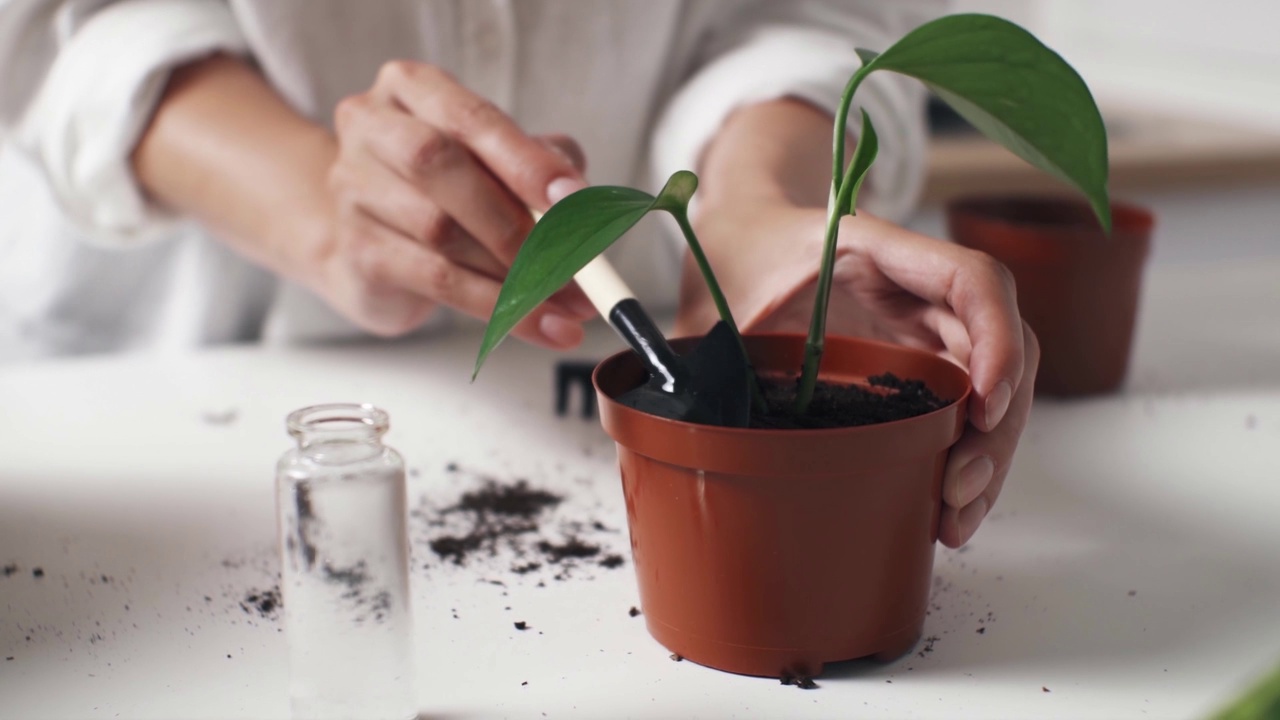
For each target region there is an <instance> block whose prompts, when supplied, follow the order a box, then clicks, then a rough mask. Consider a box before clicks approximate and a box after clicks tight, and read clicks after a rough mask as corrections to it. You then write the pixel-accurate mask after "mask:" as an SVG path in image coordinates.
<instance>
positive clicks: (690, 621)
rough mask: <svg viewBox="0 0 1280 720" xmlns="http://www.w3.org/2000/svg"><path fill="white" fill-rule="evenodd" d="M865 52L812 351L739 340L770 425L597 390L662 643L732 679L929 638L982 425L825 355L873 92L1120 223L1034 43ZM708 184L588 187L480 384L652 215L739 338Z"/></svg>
mask: <svg viewBox="0 0 1280 720" xmlns="http://www.w3.org/2000/svg"><path fill="white" fill-rule="evenodd" d="M858 52H859V56H860V57H861V58H862V60H863V65H862V67H861V68H860V69H859V70H858V71H857V72H856V73H855V74H854V75H853V76H852V77H851V78H850V80H849V82H848V85H847V86H846V88H845V91H844V93H843V95H842V101H841V104H840V109H839V111H838V112H837V114H836V118H835V132H834V137H835V139H834V147H833V153H832V158H833V163H832V185H831V195H830V203H829V207H828V223H827V227H826V236H825V245H824V253H823V257H822V264H821V268H820V272H819V276H818V292H817V298H816V301H815V306H814V311H813V316H812V319H811V323H810V328H809V333H808V336H807V337H801V336H799V335H770V336H747V337H745V338H744V337H742V336H741V335H737V337H738V342H739V343H741V344H742V346H743V347H744V348H745V351H746V354H747V356H748V357H749V358H750V361H751V365H752V366H753V367H754V375H755V377H754V378H753V380H752V383H753V385H752V386H753V387H755V388H757V392H756V394H755V398H754V400H753V402H754V404H755V406H756V407H755V409H754V410H755V412H754V416H753V417H754V418H755V419H754V420H753V427H749V428H737V427H718V426H711V425H702V424H692V423H685V422H677V421H674V420H670V419H667V418H663V417H658V416H655V415H650V414H646V413H643V412H639V411H637V410H635V409H633V408H631V407H628V406H626V405H624V404H622V403H619V402H617V400H616V399H617V398H618V397H619V395H621V394H622V393H624V392H626V391H628V390H630V389H631V388H633V387H635V386H637V385H638V384H639V383H641V382H643V381H644V380H645V372H644V370H643V369H642V366H641V364H640V363H639V362H638V361H637V360H636V358H635V356H634V355H632V354H631V353H622V354H619V355H616V356H614V357H611V358H608V359H607V360H605V361H604V362H603V363H601V364H600V365H599V366H598V367H597V369H596V372H595V376H594V377H595V384H596V388H597V391H598V395H599V399H600V410H601V418H602V423H603V425H604V428H605V430H606V431H607V432H608V433H609V434H610V435H611V436H612V437H613V438H614V439H615V440H616V442H617V444H618V457H619V466H620V469H621V474H622V482H623V489H624V495H625V498H626V504H627V517H628V524H629V530H630V533H631V546H632V552H633V557H634V561H635V567H636V572H637V578H638V581H639V587H640V595H641V601H642V603H643V606H644V611H645V617H646V622H647V625H648V628H649V631H650V633H651V634H652V635H653V636H654V637H655V638H656V639H657V640H658V641H659V642H661V643H662V644H663V645H665V646H666V647H667V648H669V649H670V650H671V651H672V652H674V653H676V654H677V655H679V656H682V657H685V658H689V659H691V660H694V661H696V662H699V663H702V664H705V665H709V666H712V667H715V668H720V669H723V670H729V671H732V672H739V673H745V674H753V675H764V676H773V677H783V678H788V677H791V678H808V677H812V676H814V675H817V674H818V673H819V672H821V669H822V666H823V664H824V663H826V662H831V661H835V660H843V659H849V658H854V657H861V656H866V655H875V656H878V657H881V658H886V659H890V658H894V657H897V656H899V655H901V654H902V653H904V652H906V651H908V650H910V648H911V647H912V646H913V645H914V644H915V642H916V641H917V640H918V639H919V637H920V634H921V630H922V628H923V622H924V616H925V609H926V602H927V599H928V592H929V583H930V577H931V573H932V563H933V546H934V543H935V540H936V537H937V529H938V521H939V516H940V510H941V480H942V471H943V467H944V465H945V461H946V455H947V451H948V448H949V447H950V446H951V445H952V444H953V443H954V442H955V441H956V440H957V439H958V438H959V436H960V433H961V430H962V428H963V426H964V423H965V412H964V408H965V403H966V400H967V398H968V395H969V392H970V385H969V380H968V377H967V375H966V374H965V373H964V372H963V370H962V369H961V368H959V367H958V366H956V365H954V364H952V363H950V362H948V361H946V360H943V359H941V358H939V357H937V356H934V355H932V354H929V353H926V352H923V351H919V350H914V349H910V348H906V347H900V346H895V345H889V344H883V343H876V342H869V341H863V340H857V339H852V338H835V337H833V338H828V337H826V332H825V327H826V325H825V323H826V311H827V305H828V299H829V297H830V291H831V282H832V272H833V265H834V259H835V255H836V253H835V250H836V244H837V236H838V233H839V227H840V219H841V218H842V217H843V216H845V215H852V214H854V213H855V211H856V207H857V193H858V189H859V187H860V185H861V183H862V180H863V177H864V176H865V175H866V172H867V170H868V169H869V168H870V167H871V165H872V163H873V161H874V159H875V156H876V150H877V140H876V134H875V129H874V128H873V127H872V124H871V121H870V119H869V118H868V116H867V114H866V113H865V112H863V113H862V117H861V131H860V133H859V135H858V140H857V144H856V146H855V149H854V151H853V154H852V158H851V159H850V160H849V162H848V163H845V161H844V160H845V128H846V122H847V120H848V114H849V108H850V105H851V102H852V98H853V95H854V93H855V91H856V90H857V88H858V86H859V85H860V84H861V82H862V81H863V79H865V78H866V77H867V76H868V75H869V74H870V73H872V72H876V71H881V70H883V71H888V72H897V73H901V74H905V75H908V76H910V77H914V78H916V79H918V80H921V81H922V82H924V83H926V84H927V85H929V86H930V87H931V88H932V89H933V90H934V91H935V92H937V93H938V94H939V95H940V96H941V97H942V98H943V99H944V100H946V101H947V102H948V103H950V104H951V105H952V106H953V107H955V109H956V110H957V111H959V112H960V113H961V114H962V115H964V116H965V117H966V118H967V119H968V120H969V121H970V122H972V123H973V124H974V125H976V126H977V127H978V128H979V129H981V130H982V131H984V132H985V133H987V134H988V135H990V136H991V137H993V138H995V139H996V140H998V141H1000V142H1001V143H1003V144H1004V145H1005V146H1006V147H1008V148H1009V149H1010V150H1012V151H1013V152H1015V153H1017V154H1018V155H1020V156H1021V157H1023V158H1025V159H1026V160H1028V161H1030V162H1031V163H1032V164H1034V165H1036V166H1037V167H1040V168H1041V169H1043V170H1045V171H1047V172H1049V173H1051V174H1053V175H1055V176H1057V177H1059V178H1062V179H1064V180H1066V181H1067V182H1069V183H1071V184H1073V185H1074V186H1076V187H1077V188H1079V189H1080V190H1082V191H1083V192H1084V194H1085V195H1086V196H1087V198H1088V199H1089V201H1090V203H1091V206H1092V208H1093V210H1094V212H1095V213H1096V214H1097V216H1098V217H1099V219H1100V222H1101V223H1102V225H1103V226H1108V225H1109V223H1110V209H1109V203H1108V198H1107V192H1106V179H1107V150H1106V135H1105V130H1104V129H1103V126H1102V120H1101V117H1100V115H1099V113H1098V110H1097V107H1096V105H1095V104H1094V101H1093V98H1092V96H1091V95H1090V93H1089V90H1088V88H1087V87H1086V86H1085V84H1084V82H1083V81H1082V80H1081V79H1080V77H1079V76H1078V75H1077V74H1076V73H1075V71H1074V70H1072V69H1071V67H1070V66H1069V65H1067V64H1066V63H1065V62H1064V61H1063V60H1062V59H1061V58H1060V57H1059V56H1058V55H1057V54H1055V53H1054V52H1053V51H1051V50H1049V49H1048V48H1047V47H1045V46H1044V45H1043V44H1041V43H1040V42H1039V41H1038V40H1036V39H1035V38H1034V37H1033V36H1032V35H1031V34H1029V33H1027V32H1026V31H1025V30H1023V29H1021V28H1019V27H1018V26H1016V25H1014V24H1012V23H1009V22H1007V21H1005V20H1001V19H999V18H995V17H991V16H986V15H954V16H948V17H944V18H941V19H938V20H935V21H933V22H930V23H927V24H925V25H923V26H921V27H919V28H917V29H916V30H913V31H912V32H910V33H909V34H907V35H905V36H904V37H903V38H902V39H901V40H899V41H898V42H897V43H895V44H894V45H893V46H892V47H890V48H888V49H887V50H885V51H884V52H882V53H879V54H877V53H875V52H871V51H867V50H859V51H858ZM696 185H697V178H696V177H694V176H693V174H692V173H689V172H679V173H676V174H675V175H674V176H673V177H672V178H671V180H670V181H669V182H668V183H667V185H666V187H664V188H663V190H662V191H661V192H660V193H659V194H658V195H657V196H653V195H649V194H647V193H644V192H641V191H639V190H635V189H631V188H622V187H590V188H586V189H584V190H581V191H579V192H577V193H574V194H573V195H570V196H568V197H566V198H564V199H563V200H561V201H560V202H559V203H557V204H556V205H555V206H554V207H552V208H551V209H550V210H548V212H547V213H546V214H545V216H543V217H542V218H541V219H540V220H539V222H538V223H537V224H536V225H535V227H534V229H533V231H532V232H531V233H530V235H529V237H528V239H527V240H526V242H525V244H524V246H523V247H522V249H521V251H520V253H519V255H518V256H517V257H516V259H515V261H514V263H513V264H512V267H511V270H510V273H509V274H508V277H507V279H506V281H505V283H504V285H503V288H502V291H501V294H500V296H499V299H498V303H497V306H496V308H495V310H494V313H493V316H492V317H491V319H490V321H489V325H488V328H487V330H486V333H485V337H484V340H483V342H482V345H481V349H480V353H479V357H478V359H477V361H476V369H477V371H478V370H479V368H480V366H481V364H482V363H483V362H484V359H485V357H486V356H487V355H488V354H489V352H491V351H492V350H493V349H494V347H495V346H496V345H497V344H498V342H500V341H501V340H502V339H503V338H504V337H505V336H506V334H507V333H508V332H510V330H511V329H512V328H513V327H514V326H515V324H516V323H517V322H519V320H520V319H521V318H522V317H524V316H525V315H526V314H527V313H528V312H530V311H531V310H533V309H534V308H535V307H536V306H537V305H538V304H540V303H541V302H542V301H544V300H545V299H547V298H548V297H550V295H551V294H552V293H554V292H555V291H557V290H559V289H560V288H561V287H562V286H564V285H565V284H566V283H568V282H569V281H570V280H571V279H572V278H573V277H574V275H575V273H577V272H578V271H579V270H581V269H582V268H584V267H585V266H586V265H587V264H588V263H589V262H590V261H591V260H592V259H593V258H595V257H596V256H597V255H599V254H600V253H602V252H603V251H604V250H605V249H606V248H608V247H609V246H610V245H611V244H612V243H613V242H614V241H616V240H617V239H618V238H619V237H621V236H622V235H623V234H624V233H625V232H626V231H627V230H628V229H630V228H631V227H632V226H633V225H634V224H635V223H636V222H638V221H639V220H640V218H641V217H643V216H644V215H645V214H646V213H649V212H652V211H654V210H661V211H664V212H668V213H670V214H671V215H672V216H674V218H675V219H676V222H677V224H678V225H679V226H680V228H681V230H682V232H683V234H684V236H685V239H686V240H687V242H688V244H689V248H690V251H691V252H692V254H693V257H694V258H695V260H696V261H697V263H698V266H699V269H700V271H701V274H702V276H703V277H704V279H705V280H706V282H707V284H708V289H709V290H710V292H711V295H712V297H713V298H714V300H715V301H716V306H717V309H718V310H719V312H720V315H721V317H722V319H723V320H724V322H725V323H727V324H728V326H729V327H730V328H732V329H733V332H734V333H735V334H737V325H736V323H734V321H733V317H732V314H731V313H730V311H729V307H728V304H727V303H726V302H725V299H724V296H723V294H722V293H721V292H720V290H719V286H718V284H717V283H716V281H715V276H714V274H713V272H712V269H711V268H710V267H709V265H708V263H707V261H706V258H705V256H704V255H703V253H702V250H701V247H700V246H699V244H698V240H697V237H696V236H695V234H694V232H693V228H692V226H691V225H690V223H689V219H688V212H687V208H688V203H689V200H690V198H691V197H692V195H693V192H694V190H695V189H696ZM693 343H694V340H683V341H676V342H674V343H673V345H674V346H675V347H676V349H678V350H685V349H688V348H690V347H691V346H692V345H693ZM797 373H798V378H797ZM886 373H892V376H885V374H886ZM897 378H908V379H910V380H909V381H900V380H897ZM815 398H816V399H815ZM850 403H852V404H855V405H857V406H858V407H861V408H864V409H868V408H869V410H868V412H867V415H868V417H869V418H870V419H871V420H872V422H871V423H870V424H860V425H854V426H842V425H847V424H848V423H847V422H841V420H840V417H839V416H840V415H841V412H842V408H843V407H845V406H847V405H848V404H850ZM895 404H899V405H906V406H909V407H910V408H911V409H910V410H909V412H906V413H904V414H899V415H897V416H891V417H896V418H897V419H892V420H891V421H887V422H875V420H877V419H884V416H883V415H882V414H881V413H880V410H881V409H883V408H882V406H884V405H895ZM912 413H918V414H914V416H911V417H906V416H907V415H912ZM830 415H834V416H836V417H835V419H834V420H831V419H830V418H827V419H825V420H823V419H822V418H824V417H826V416H830ZM866 419H867V418H864V420H866ZM815 426H816V427H815Z"/></svg>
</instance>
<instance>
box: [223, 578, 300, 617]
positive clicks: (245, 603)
mask: <svg viewBox="0 0 1280 720" xmlns="http://www.w3.org/2000/svg"><path fill="white" fill-rule="evenodd" d="M208 600H209V597H208V596H207V595H206V596H205V601H206V602H208ZM282 607H284V601H283V599H282V598H281V597H280V586H278V585H277V586H275V587H272V588H268V589H266V590H256V589H252V590H249V591H248V592H246V593H245V594H244V599H243V600H241V601H240V609H241V610H243V611H244V613H245V614H246V615H253V614H256V615H257V616H258V617H260V618H265V619H268V620H272V619H275V617H276V615H277V614H279V612H280V608H282Z"/></svg>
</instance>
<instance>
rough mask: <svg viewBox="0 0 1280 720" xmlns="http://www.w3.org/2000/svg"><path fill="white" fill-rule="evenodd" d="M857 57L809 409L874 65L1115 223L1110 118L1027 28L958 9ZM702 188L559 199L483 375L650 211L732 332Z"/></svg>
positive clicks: (511, 297) (862, 160)
mask: <svg viewBox="0 0 1280 720" xmlns="http://www.w3.org/2000/svg"><path fill="white" fill-rule="evenodd" d="M857 53H858V56H859V57H860V58H861V59H862V62H863V65H862V67H861V68H859V70H858V71H857V72H856V73H854V75H853V76H852V77H851V78H849V82H848V84H847V85H846V87H845V91H844V95H843V97H842V98H841V104H840V107H839V109H838V111H837V113H836V122H835V126H834V128H833V131H834V132H833V147H832V186H831V205H830V208H829V217H828V222H827V232H826V237H825V244H824V247H823V254H822V266H821V268H820V270H819V275H818V293H817V298H816V299H815V304H814V311H813V317H812V318H811V322H810V326H809V336H808V338H807V340H806V343H805V360H804V366H803V368H802V373H801V384H800V397H799V400H800V401H799V402H798V403H797V408H796V409H797V411H798V412H803V411H804V409H805V408H806V407H807V405H808V396H809V393H810V392H811V391H812V388H813V385H814V383H815V382H816V379H817V373H818V367H819V365H820V360H821V356H822V351H823V346H824V340H825V337H824V336H825V329H826V314H827V306H828V302H829V299H830V292H831V282H832V272H833V269H834V265H835V258H836V246H837V242H838V237H839V229H840V219H841V218H842V217H844V216H846V215H852V214H854V213H855V212H856V208H857V199H858V191H859V189H860V188H861V186H862V182H863V180H864V179H865V177H866V175H867V171H868V170H869V169H870V168H871V165H872V163H873V162H874V161H875V157H876V154H877V151H878V149H879V142H878V140H877V137H876V133H875V128H874V127H872V124H871V119H870V117H869V116H868V115H867V113H866V112H865V111H863V112H862V129H861V133H860V134H859V137H858V144H857V146H856V147H855V149H854V153H853V157H852V159H851V160H850V162H849V163H848V164H847V166H846V164H845V162H844V153H845V134H846V121H847V119H848V116H849V110H850V107H851V105H852V102H853V97H854V94H855V93H856V91H857V89H858V87H859V86H860V85H861V83H862V81H863V80H865V79H866V78H867V77H868V76H869V75H871V74H872V73H873V72H877V71H881V70H884V71H888V72H894V73H898V74H901V75H905V76H908V77H912V78H915V79H917V80H919V81H921V82H923V83H924V84H925V85H927V86H928V87H929V88H930V89H932V90H933V92H935V93H936V94H937V95H938V97H940V98H942V99H943V100H944V101H945V102H947V103H948V104H949V105H951V107H953V108H954V109H955V110H956V112H958V113H960V115H962V116H963V117H965V118H966V119H967V120H968V121H969V122H970V123H972V124H973V125H974V126H975V127H976V128H978V129H979V130H980V131H982V132H983V133H984V134H985V135H987V136H988V137H990V138H991V139H993V140H995V141H996V142H998V143H1000V144H1001V145H1003V146H1004V147H1005V148H1007V149H1009V150H1010V151H1011V152H1013V153H1014V154H1016V155H1018V156H1019V157H1021V158H1023V159H1024V160H1026V161H1027V162H1029V163H1031V164H1032V165H1034V166H1035V167H1037V168H1039V169H1041V170H1043V171H1044V172H1046V173H1048V174H1050V175H1052V176H1054V177H1056V178H1059V179H1060V180H1063V181H1065V182H1066V183H1068V184H1070V185H1072V186H1074V187H1075V188H1077V189H1078V190H1080V191H1081V192H1082V193H1084V195H1085V196H1086V197H1087V198H1088V199H1089V202H1090V204H1091V205H1092V206H1093V209H1094V212H1095V213H1096V214H1097V216H1098V219H1099V220H1100V221H1101V223H1102V225H1103V227H1105V228H1107V229H1108V230H1109V229H1110V226H1111V211H1110V202H1109V197H1108V193H1107V171H1108V162H1107V135H1106V129H1105V128H1104V126H1103V123H1102V116H1101V114H1100V113H1099V112H1098V108H1097V105H1096V104H1095V103H1094V101H1093V96H1092V95H1091V94H1090V93H1089V89H1088V87H1086V86H1085V84H1084V81H1083V80H1081V79H1080V76H1079V75H1078V74H1077V73H1076V72H1075V70H1073V69H1072V68H1071V66H1070V65H1068V64H1067V63H1066V62H1065V61H1064V60H1063V59H1062V58H1061V57H1060V56H1058V54H1057V53H1055V52H1054V51H1052V50H1050V49H1049V48H1048V47H1045V45H1044V44H1042V43H1041V42H1040V41H1039V40H1037V39H1036V38H1035V37H1034V36H1032V35H1031V34H1030V33H1028V32H1027V31H1026V30H1023V29H1022V28H1020V27H1018V26H1017V25H1014V24H1013V23H1011V22H1008V21H1007V20H1002V19H1000V18H997V17H992V16H989V15H972V14H965V15H951V16H947V17H943V18H939V19H937V20H934V21H932V22H929V23H926V24H924V25H922V26H920V27H918V28H916V29H915V30H913V31H911V32H910V33H908V34H907V35H905V36H904V37H903V38H902V39H901V40H899V41H898V42H896V43H894V44H893V45H892V46H891V47H889V48H888V49H886V50H884V51H883V52H879V53H877V52H874V51H871V50H863V49H859V50H857ZM696 188H697V178H696V177H695V176H694V175H693V173H689V172H679V173H676V174H675V175H673V176H672V177H671V179H670V180H669V181H668V182H667V185H666V187H665V188H663V191H662V192H661V193H659V195H658V196H657V197H654V196H652V195H649V194H647V193H644V192H641V191H639V190H633V189H630V188H622V187H592V188H587V189H585V190H581V191H579V192H577V193H574V194H573V195H570V196H569V197H567V198H565V199H564V200H562V201H560V202H559V203H557V204H556V206H555V207H553V208H551V210H549V211H548V212H547V214H546V215H545V216H544V217H543V218H542V219H541V220H540V221H539V222H538V223H537V225H536V226H535V227H534V229H533V232H532V233H531V234H530V235H529V238H528V240H526V241H525V244H524V246H523V247H522V248H521V250H520V253H519V254H518V255H517V257H516V260H515V262H514V264H513V265H512V267H511V271H510V273H508V275H507V280H506V282H505V283H504V284H503V286H502V291H501V293H500V295H499V298H498V303H497V307H496V308H495V309H494V312H493V316H492V317H491V318H490V320H489V326H488V328H487V329H486V332H485V336H484V340H483V342H482V344H481V347H480V353H479V357H478V358H477V359H476V369H475V371H476V372H477V373H478V372H479V370H480V366H481V365H482V364H483V363H484V360H485V358H486V357H488V355H489V353H490V352H492V351H493V349H494V348H495V347H496V346H497V345H498V343H500V342H501V341H502V339H503V338H505V337H506V336H507V334H508V333H510V332H511V330H512V329H513V328H514V327H515V326H516V324H517V323H519V322H520V320H521V319H523V318H524V317H525V316H526V315H528V314H529V313H530V312H532V311H533V309H534V308H536V307H537V306H538V305H539V304H541V303H542V302H543V301H545V300H546V299H547V298H549V297H551V295H552V294H554V293H555V292H556V291H557V290H559V289H560V288H561V287H563V286H564V285H565V284H567V283H568V282H569V281H570V280H572V279H573V276H574V274H575V273H577V272H578V271H579V270H581V269H582V268H583V267H584V266H585V265H586V264H587V263H588V262H590V261H591V260H592V258H594V257H596V256H597V255H599V254H600V253H602V252H604V251H605V250H606V249H607V248H608V247H609V246H610V245H612V244H613V243H614V242H615V241H617V240H618V238H620V237H621V236H622V235H623V234H624V233H626V232H627V231H628V230H630V229H631V227H632V226H634V225H635V224H636V223H637V222H639V221H640V218H642V217H644V216H645V214H647V213H649V212H651V211H653V210H663V211H666V212H669V213H671V215H672V216H673V217H674V218H675V219H676V221H677V223H678V224H679V225H680V229H681V231H682V232H683V233H684V235H685V238H686V240H687V241H688V243H689V247H690V250H691V251H692V253H693V256H694V259H695V260H696V261H697V263H698V268H699V270H700V271H701V272H702V275H703V277H704V279H705V280H706V282H707V285H708V288H709V289H710V291H711V294H712V297H713V298H714V299H715V302H716V307H717V309H718V310H719V311H720V315H721V317H722V318H723V319H724V320H726V321H727V322H728V324H729V325H730V327H732V328H733V329H734V332H735V333H736V332H737V325H736V323H734V321H733V317H732V315H731V314H730V313H729V308H728V303H727V302H726V301H725V298H724V295H723V293H722V292H721V291H720V287H719V285H718V284H717V283H716V280H715V276H714V275H713V274H712V272H711V268H710V266H709V265H708V263H707V262H706V257H705V255H704V254H703V253H702V249H701V247H700V246H699V244H698V241H697V238H696V237H695V236H694V234H693V229H692V227H690V225H689V220H688V205H689V200H690V198H691V197H692V195H693V192H694V190H695V189H696ZM739 341H741V338H740V337H739ZM473 377H474V375H473Z"/></svg>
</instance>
